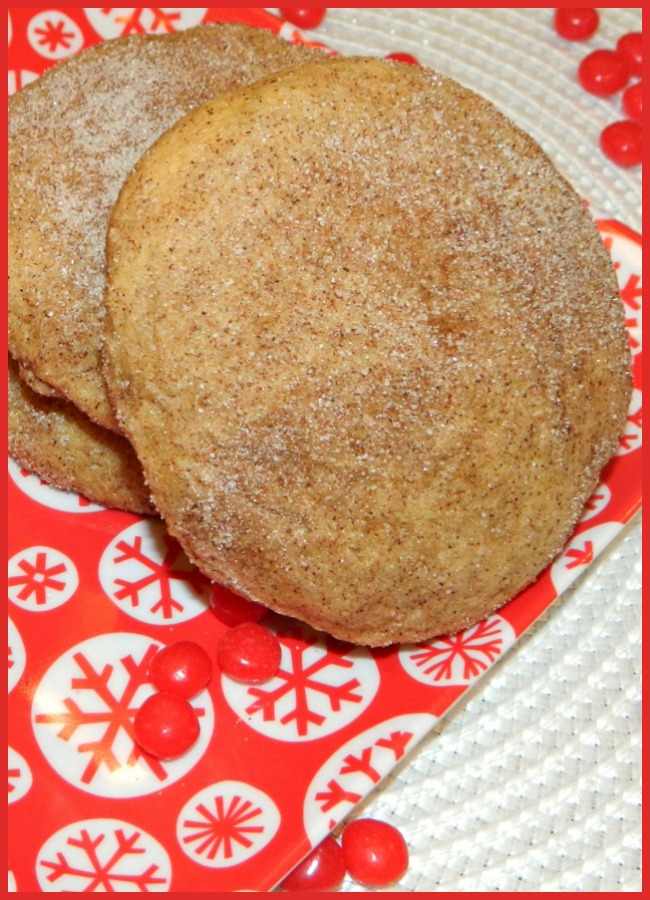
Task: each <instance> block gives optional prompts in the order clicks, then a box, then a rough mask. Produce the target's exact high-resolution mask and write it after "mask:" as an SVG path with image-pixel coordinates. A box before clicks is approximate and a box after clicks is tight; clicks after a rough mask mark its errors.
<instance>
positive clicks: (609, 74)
mask: <svg viewBox="0 0 650 900" xmlns="http://www.w3.org/2000/svg"><path fill="white" fill-rule="evenodd" d="M578 80H579V82H580V84H581V85H582V87H583V88H584V89H585V90H586V91H588V92H589V93H590V94H595V95H596V96H597V97H609V96H611V95H612V94H615V93H616V92H617V91H620V90H622V89H623V88H624V87H625V85H626V84H627V83H628V81H629V80H630V66H629V63H628V61H627V60H626V58H625V57H624V56H623V55H622V54H621V53H619V52H618V51H616V50H594V51H593V53H590V54H589V55H588V56H585V58H584V59H583V60H582V62H581V63H580V65H579V67H578Z"/></svg>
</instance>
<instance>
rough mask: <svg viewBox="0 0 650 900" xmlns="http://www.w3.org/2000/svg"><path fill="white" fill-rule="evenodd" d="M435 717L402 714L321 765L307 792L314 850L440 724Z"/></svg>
mask: <svg viewBox="0 0 650 900" xmlns="http://www.w3.org/2000/svg"><path fill="white" fill-rule="evenodd" d="M436 721H437V720H436V718H435V716H432V715H429V714H425V713H412V714H410V715H405V716H396V717H395V718H392V719H389V720H387V721H386V722H382V723H381V724H379V725H375V726H374V727H373V728H369V729H368V730H367V731H364V732H363V733H362V734H358V735H356V736H355V737H353V738H352V739H351V740H349V741H348V742H347V743H346V744H344V745H343V746H342V747H340V748H339V749H338V750H337V751H336V752H335V753H333V754H332V756H331V757H330V758H329V759H328V760H327V762H325V763H324V764H323V766H321V768H320V769H319V771H318V772H317V773H316V775H315V776H314V778H313V780H312V782H311V784H310V785H309V787H308V788H307V792H306V794H305V803H304V807H303V824H304V827H305V831H306V833H307V836H308V837H309V840H310V841H311V845H312V847H315V846H316V845H317V844H319V843H320V842H321V841H322V840H323V838H324V837H325V835H326V834H327V833H328V832H329V831H331V829H332V828H334V827H335V826H336V825H337V824H338V823H339V822H340V821H342V820H343V819H344V818H345V817H346V816H347V815H348V813H350V812H351V811H352V810H353V809H354V807H355V806H356V805H357V804H358V803H359V802H360V801H361V800H362V799H363V798H364V797H365V796H366V795H367V794H368V793H369V792H370V791H372V790H374V789H375V788H376V787H377V785H378V784H379V782H380V781H381V780H382V779H383V778H385V777H386V775H388V773H389V772H391V771H392V769H394V768H395V766H396V765H397V763H399V762H401V761H402V760H403V759H404V757H405V755H406V754H407V753H409V752H410V751H411V750H412V749H413V748H414V747H415V746H416V744H418V743H419V741H420V740H421V739H422V738H423V737H424V735H425V734H427V733H428V732H429V731H430V730H431V729H432V728H433V726H434V725H435V723H436Z"/></svg>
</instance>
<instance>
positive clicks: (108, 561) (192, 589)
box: [99, 520, 211, 625]
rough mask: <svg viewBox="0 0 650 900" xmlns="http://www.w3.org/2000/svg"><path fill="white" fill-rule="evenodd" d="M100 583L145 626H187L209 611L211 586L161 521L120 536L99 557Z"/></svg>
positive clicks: (145, 523) (133, 527)
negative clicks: (178, 624) (190, 620)
mask: <svg viewBox="0 0 650 900" xmlns="http://www.w3.org/2000/svg"><path fill="white" fill-rule="evenodd" d="M99 580H100V582H101V585H102V588H103V590H104V592H105V593H106V595H107V596H108V597H110V599H111V600H112V601H113V603H115V605H116V606H119V608H120V609H122V610H123V611H124V612H126V613H128V615H129V616H131V617H132V618H134V619H137V620H138V621H140V622H145V623H146V624H148V625H175V624H177V623H179V622H186V621H188V620H189V619H193V618H195V617H196V616H199V615H201V614H202V613H204V612H205V611H206V609H207V608H208V603H209V597H210V587H211V586H210V581H209V580H208V579H207V578H206V577H205V576H204V575H202V574H201V573H200V572H199V570H198V569H197V568H195V567H194V566H192V565H191V564H190V562H189V560H188V559H187V557H186V556H185V554H184V553H183V551H182V550H181V547H180V545H179V544H178V542H177V541H175V540H174V539H173V538H172V537H170V536H169V534H167V531H166V530H165V527H164V525H163V524H162V522H159V521H155V520H152V521H141V522H136V523H135V524H134V525H131V526H130V527H129V528H127V529H126V530H125V531H122V532H121V533H120V534H118V535H117V537H115V538H114V539H113V540H112V541H111V543H110V544H109V545H108V547H107V548H106V550H105V551H104V553H103V554H102V558H101V561H100V565H99Z"/></svg>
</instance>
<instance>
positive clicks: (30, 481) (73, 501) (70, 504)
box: [7, 71, 105, 513]
mask: <svg viewBox="0 0 650 900" xmlns="http://www.w3.org/2000/svg"><path fill="white" fill-rule="evenodd" d="M14 74H15V75H16V77H20V78H21V79H22V80H21V81H20V83H18V82H16V81H15V79H13V83H12V77H11V76H12V73H11V72H10V73H9V81H10V84H9V94H12V93H15V91H17V90H20V89H21V88H23V87H24V86H25V85H26V84H29V82H30V81H35V80H36V79H37V78H38V75H36V73H34V72H24V71H23V72H19V73H14ZM7 468H8V471H9V475H10V477H11V480H12V481H13V483H14V484H15V485H16V487H17V488H19V489H20V491H22V493H23V494H25V496H27V497H29V498H30V500H34V501H35V502H36V503H39V504H40V505H41V506H47V507H48V508H49V509H56V510H60V511H61V512H69V513H96V512H105V509H104V507H103V506H99V505H98V504H97V503H91V502H90V500H87V499H86V498H85V497H82V496H81V495H80V494H75V493H74V492H73V491H62V490H59V488H55V487H52V486H51V485H49V484H48V483H47V482H46V481H43V480H42V479H41V478H39V476H38V475H34V473H33V472H29V471H28V470H27V469H24V468H23V467H22V466H19V465H18V463H17V462H16V461H15V460H14V459H12V458H11V457H9V458H8V465H7Z"/></svg>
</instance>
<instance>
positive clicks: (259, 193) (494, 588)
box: [106, 58, 631, 645]
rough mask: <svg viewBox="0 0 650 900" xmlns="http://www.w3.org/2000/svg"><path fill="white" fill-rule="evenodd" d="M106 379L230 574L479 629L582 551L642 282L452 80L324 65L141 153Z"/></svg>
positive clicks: (390, 627)
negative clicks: (551, 568)
mask: <svg viewBox="0 0 650 900" xmlns="http://www.w3.org/2000/svg"><path fill="white" fill-rule="evenodd" d="M108 260H109V290H108V292H107V298H106V302H107V319H106V326H107V373H108V379H109V383H110V388H111V396H112V398H113V401H114V404H115V407H116V409H117V410H118V413H119V416H120V420H121V423H122V425H123V427H124V429H125V432H126V433H127V434H128V436H129V438H130V439H131V440H132V442H133V445H134V447H135V449H136V451H137V453H138V456H139V458H140V460H141V462H142V464H143V467H144V470H145V472H146V475H147V480H148V483H149V484H150V486H151V490H152V494H153V497H154V499H155V502H156V505H157V507H158V508H159V510H160V511H161V514H162V515H163V517H164V518H165V520H166V521H167V524H168V526H169V529H170V531H171V532H172V533H173V534H175V535H176V537H178V539H179V540H180V541H181V543H182V544H183V546H184V548H185V550H186V551H187V553H188V554H189V556H190V557H191V558H192V559H193V560H194V561H195V562H196V563H197V565H198V566H199V567H200V568H201V569H202V570H203V571H204V572H205V573H207V574H208V575H209V576H210V577H212V578H213V579H215V580H218V581H221V582H223V583H225V584H227V585H229V586H230V587H231V588H233V589H234V590H235V591H238V592H240V593H242V594H244V595H246V596H248V597H251V598H253V599H255V600H259V601H261V602H263V603H264V604H266V605H267V606H270V607H272V608H273V609H276V610H278V611H280V612H283V613H287V614H289V615H292V616H296V617H298V618H300V619H303V620H305V621H307V622H309V623H310V624H312V625H313V626H315V627H316V628H320V629H323V630H325V631H328V632H330V633H332V634H333V635H335V636H337V637H339V638H342V639H345V640H350V641H353V642H356V643H364V644H370V645H384V644H389V643H393V642H397V641H417V640H422V639H426V638H431V637H432V636H434V635H436V634H440V633H448V632H452V631H455V630H458V629H460V628H463V627H465V626H468V625H470V624H472V623H474V622H476V621H478V620H480V619H481V618H482V617H484V616H485V615H487V614H488V613H490V612H491V611H493V610H494V609H496V608H498V607H499V606H500V605H502V604H503V603H505V602H506V601H507V600H509V599H511V598H512V597H513V596H514V595H515V594H517V593H518V592H519V591H520V590H521V589H523V588H524V587H525V586H526V585H528V584H529V583H530V582H531V581H532V580H533V579H535V578H536V576H537V575H538V574H539V572H540V571H541V570H542V569H543V568H544V567H545V566H546V565H547V564H548V563H549V562H550V561H551V559H552V558H553V557H554V556H555V555H556V554H557V553H558V551H559V550H560V549H561V548H562V546H563V544H564V542H565V541H566V539H567V537H568V536H569V534H570V532H571V531H572V529H573V527H574V526H575V524H576V521H577V519H578V518H579V516H580V514H581V510H582V508H583V505H584V503H585V501H586V500H587V499H588V497H589V496H590V494H591V492H592V491H593V489H594V488H595V486H596V484H597V482H598V478H599V473H600V471H601V469H602V467H603V466H604V465H605V463H606V462H607V461H608V460H609V459H610V457H611V456H612V455H613V454H614V452H615V451H616V449H617V445H618V443H617V442H618V438H619V435H620V433H621V431H622V429H623V426H624V422H625V417H626V412H627V407H628V401H629V396H630V390H631V385H630V360H629V350H628V344H627V337H626V332H625V327H624V315H623V310H622V305H621V303H620V301H619V297H618V287H617V283H616V279H615V275H614V272H613V269H612V266H611V263H610V260H609V257H608V255H607V253H606V252H605V250H604V248H603V246H602V242H601V239H600V236H599V234H598V231H597V229H596V227H595V226H594V224H593V222H592V221H591V218H590V216H589V214H588V212H587V211H586V210H585V209H584V207H583V204H582V203H581V201H580V199H579V197H578V196H577V195H576V194H575V192H574V191H573V189H572V188H571V187H570V186H569V185H568V184H567V182H566V181H565V180H564V179H563V178H562V176H561V175H560V174H559V173H558V171H557V170H556V169H555V168H554V167H553V165H552V164H551V162H550V161H549V159H548V158H547V157H546V155H545V154H544V153H543V151H542V150H541V149H540V147H539V146H537V145H536V144H535V143H534V142H533V141H532V140H531V139H530V138H529V137H528V136H526V135H525V134H523V133H522V132H521V131H520V130H519V129H518V128H517V127H515V126H514V125H513V124H512V123H511V122H509V121H508V120H507V119H505V118H504V117H503V116H502V115H501V114H500V113H499V112H498V111H497V110H496V109H495V108H494V107H493V106H492V105H491V104H489V103H488V102H486V101H485V100H483V99H482V98H480V97H478V96H477V95H475V94H474V93H472V92H470V91H468V90H466V89H464V88H463V87H461V86H460V85H458V84H457V83H455V82H454V81H451V80H449V79H447V78H445V77H443V76H441V75H439V74H437V73H435V72H432V71H428V70H425V69H423V68H418V67H415V66H400V65H395V64H391V63H388V62H386V61H381V60H369V59H354V58H353V59H348V60H324V61H319V62H315V63H311V64H309V65H306V66H302V67H300V68H296V69H294V70H292V71H286V72H283V73H280V74H278V75H276V76H273V77H270V78H267V79H265V80H263V81H262V82H259V83H258V84H256V85H253V86H251V87H249V88H245V89H243V90H241V91H239V92H237V93H235V94H232V95H231V96H230V97H228V98H227V99H219V98H217V99H215V100H212V101H210V102H209V103H207V104H206V105H204V106H203V107H202V108H200V109H198V110H196V111H194V112H192V113H191V114H190V115H189V116H187V117H186V118H184V119H183V120H181V121H180V122H179V123H178V124H177V125H176V126H175V127H174V128H173V129H172V130H171V131H169V132H168V133H167V134H166V135H165V136H164V137H162V138H161V139H160V140H159V141H158V142H157V143H156V144H155V146H154V147H153V148H152V149H151V150H150V151H149V152H148V153H146V154H145V156H144V157H143V159H142V160H141V161H140V162H139V163H138V165H137V166H136V168H135V171H134V173H133V174H132V175H131V176H130V177H129V179H128V181H127V182H126V185H125V187H124V188H123V190H122V192H121V194H120V197H119V199H118V202H117V204H116V207H115V209H114V212H113V215H112V219H111V223H110V228H109V240H108Z"/></svg>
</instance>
